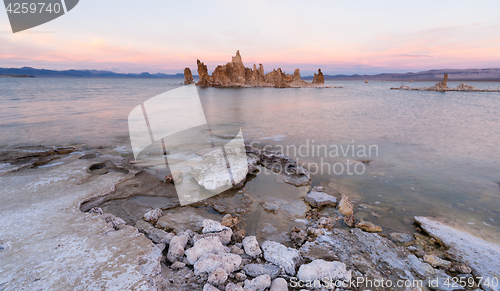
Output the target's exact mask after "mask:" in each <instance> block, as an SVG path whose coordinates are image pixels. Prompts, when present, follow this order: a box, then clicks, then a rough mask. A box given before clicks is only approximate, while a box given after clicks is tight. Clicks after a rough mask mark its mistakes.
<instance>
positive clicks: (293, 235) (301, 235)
mask: <svg viewBox="0 0 500 291" xmlns="http://www.w3.org/2000/svg"><path fill="white" fill-rule="evenodd" d="M306 239H307V233H306V232H305V231H303V230H302V229H300V228H298V227H296V226H294V227H293V228H292V229H291V230H290V240H291V241H292V243H293V244H294V245H295V246H301V245H302V244H303V243H304V242H305V241H306Z"/></svg>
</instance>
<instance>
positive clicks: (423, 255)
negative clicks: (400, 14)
mask: <svg viewBox="0 0 500 291" xmlns="http://www.w3.org/2000/svg"><path fill="white" fill-rule="evenodd" d="M247 152H248V153H249V159H248V161H249V163H248V164H249V168H255V167H256V166H260V167H266V168H269V169H271V170H273V171H275V172H279V171H277V169H276V167H275V166H273V165H278V164H287V165H292V168H293V167H295V172H296V173H298V174H292V171H291V170H292V168H290V169H289V170H290V172H289V173H288V172H285V173H281V175H282V176H284V177H287V176H288V177H289V181H288V183H290V184H292V185H308V184H309V183H310V182H311V179H310V175H309V173H308V172H307V171H306V170H305V169H303V168H302V169H300V168H298V167H299V166H298V165H296V164H294V163H293V160H291V159H290V158H289V157H286V156H284V155H282V154H280V153H276V152H272V151H266V150H261V149H257V148H253V147H249V146H247ZM56 161H61V162H60V164H59V163H55V162H56ZM0 162H1V164H0V165H1V166H0V169H1V170H2V171H1V172H0V181H1V183H2V186H3V187H2V189H0V197H1V198H0V199H1V203H0V212H1V213H2V215H1V216H0V225H2V227H1V228H0V260H1V261H2V264H1V265H0V274H2V275H1V276H0V290H20V289H26V290H54V289H77V288H83V289H85V290H102V289H106V290H131V289H133V290H213V291H216V290H226V291H231V290H271V291H277V290H310V289H316V290H332V289H337V290H478V289H479V290H481V288H482V289H484V290H500V289H499V287H498V285H496V286H494V284H493V283H492V280H493V278H497V279H498V278H500V266H499V263H498V262H500V247H499V246H498V245H496V244H492V243H487V242H485V241H482V240H481V239H479V238H475V237H473V236H471V235H469V234H467V233H465V232H461V231H459V230H456V229H453V228H450V227H448V226H446V225H444V224H442V223H440V222H439V221H437V220H436V219H433V218H424V217H416V218H415V220H416V223H417V224H416V227H415V232H414V233H411V234H408V233H383V227H381V226H377V225H375V224H373V223H371V222H369V221H366V220H363V219H357V218H356V216H357V213H358V207H357V206H356V205H355V202H353V201H352V200H351V199H350V197H349V195H346V193H338V192H335V191H332V190H331V189H326V188H325V187H322V186H316V187H313V188H312V189H310V190H309V191H308V192H307V194H306V196H305V197H304V201H300V203H301V204H302V205H303V206H301V207H298V208H297V207H294V209H302V210H299V211H304V213H303V217H304V219H303V224H301V226H296V227H293V228H291V229H289V231H287V232H286V233H285V236H286V237H285V238H284V240H282V241H278V240H277V239H274V238H273V237H272V236H265V235H258V236H254V235H247V234H246V233H245V230H244V225H245V224H246V223H250V221H245V216H244V215H245V214H246V213H248V211H250V209H251V207H250V205H252V204H253V203H254V202H253V201H252V199H251V198H250V196H248V195H247V194H246V193H245V188H241V189H240V190H238V192H237V194H236V195H234V196H227V195H226V194H224V193H222V194H220V195H217V196H215V197H212V198H209V199H207V200H205V201H203V202H201V203H199V204H198V205H191V206H187V207H179V203H178V200H176V198H175V195H176V194H175V191H173V189H175V188H174V186H173V184H172V183H171V182H170V181H162V180H160V179H158V178H155V177H153V176H151V175H149V174H148V173H147V172H146V171H144V169H141V168H140V167H138V166H136V165H133V164H130V163H129V162H127V160H125V159H123V158H121V157H118V156H113V155H108V154H99V153H97V152H95V151H92V150H88V149H86V150H82V149H78V148H73V147H64V148H63V147H24V148H16V149H11V150H5V151H1V152H0ZM294 165H295V166H294ZM297 170H298V171H297ZM251 173H252V172H250V175H251ZM141 182H144V183H141ZM243 187H244V186H243ZM290 187H292V186H290ZM134 189H135V190H134ZM68 193H71V195H69V194H68ZM140 193H142V194H143V195H144V193H148V195H150V196H151V197H161V198H162V200H161V201H163V202H162V203H164V207H163V206H162V208H161V209H159V208H151V207H150V208H148V207H143V208H135V209H139V212H140V215H138V216H137V217H132V218H131V217H123V218H121V217H118V216H120V215H118V214H117V215H113V214H110V213H106V212H105V211H103V208H101V207H100V205H102V204H103V203H105V201H109V200H110V199H125V198H127V197H134V196H135V195H140ZM165 199H167V200H168V201H167V200H165ZM287 203H290V202H287V201H280V200H266V201H261V203H260V204H261V206H259V207H264V208H267V210H268V211H269V212H270V213H275V214H274V215H277V214H276V213H280V212H282V211H291V210H290V206H291V205H290V204H287ZM207 208H209V209H213V210H214V211H206V209H207ZM326 208H328V209H332V210H334V211H333V212H330V213H332V214H325V213H324V212H323V211H322V210H323V209H326ZM81 209H83V210H85V211H87V212H81ZM204 209H205V210H204ZM214 213H220V214H222V215H223V216H220V215H216V214H214ZM481 277H482V278H483V280H482V281H481ZM324 278H328V281H325V280H324ZM484 278H489V280H490V281H489V283H488V285H486V283H485V281H484ZM455 280H457V281H455ZM461 281H464V282H466V286H465V287H460V285H456V282H461ZM370 282H371V283H370ZM374 282H378V283H374ZM381 282H385V285H384V284H382V285H380V284H381ZM388 282H391V284H394V285H393V286H390V287H389V286H388V285H387V284H388ZM397 282H403V285H402V286H396V284H397ZM405 282H406V283H405ZM408 282H410V283H412V282H413V283H414V284H417V285H416V286H407V285H406V286H405V285H404V284H408ZM326 283H328V284H326ZM332 284H336V285H337V287H335V286H332ZM377 284H378V285H377ZM419 284H421V285H419Z"/></svg>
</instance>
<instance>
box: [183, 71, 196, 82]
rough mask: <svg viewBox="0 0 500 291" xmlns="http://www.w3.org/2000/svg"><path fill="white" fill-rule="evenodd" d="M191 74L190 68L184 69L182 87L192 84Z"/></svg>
mask: <svg viewBox="0 0 500 291" xmlns="http://www.w3.org/2000/svg"><path fill="white" fill-rule="evenodd" d="M193 83H194V81H193V73H191V69H190V68H185V69H184V85H189V84H193Z"/></svg>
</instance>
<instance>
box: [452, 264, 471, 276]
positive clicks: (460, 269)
mask: <svg viewBox="0 0 500 291" xmlns="http://www.w3.org/2000/svg"><path fill="white" fill-rule="evenodd" d="M454 268H455V270H456V271H457V272H458V273H460V274H470V273H471V272H472V270H471V268H469V267H467V266H466V265H464V264H457V265H456V266H454Z"/></svg>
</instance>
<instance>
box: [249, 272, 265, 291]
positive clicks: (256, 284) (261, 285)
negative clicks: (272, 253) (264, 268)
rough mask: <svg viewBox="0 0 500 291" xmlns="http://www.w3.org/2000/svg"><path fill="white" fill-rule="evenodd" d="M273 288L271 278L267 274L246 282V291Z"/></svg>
mask: <svg viewBox="0 0 500 291" xmlns="http://www.w3.org/2000/svg"><path fill="white" fill-rule="evenodd" d="M270 286H271V277H270V276H269V275H267V274H265V275H260V276H258V277H257V278H255V279H253V280H246V281H245V287H244V290H245V291H264V290H266V288H269V287H270Z"/></svg>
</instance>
